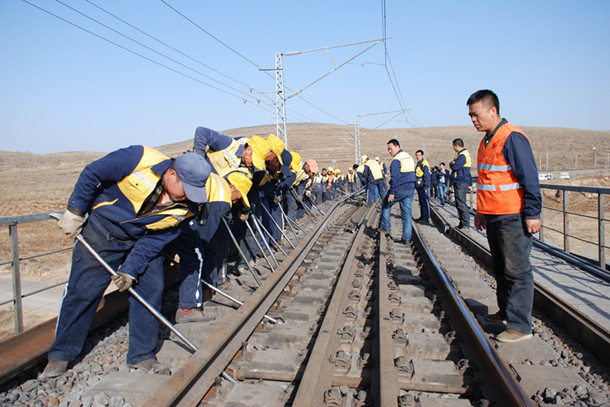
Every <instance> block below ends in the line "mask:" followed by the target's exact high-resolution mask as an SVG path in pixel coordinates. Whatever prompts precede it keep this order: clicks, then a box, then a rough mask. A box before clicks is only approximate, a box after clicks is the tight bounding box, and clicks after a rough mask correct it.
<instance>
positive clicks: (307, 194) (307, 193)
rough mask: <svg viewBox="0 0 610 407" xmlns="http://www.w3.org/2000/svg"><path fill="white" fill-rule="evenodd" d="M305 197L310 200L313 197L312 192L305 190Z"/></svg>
mask: <svg viewBox="0 0 610 407" xmlns="http://www.w3.org/2000/svg"><path fill="white" fill-rule="evenodd" d="M305 196H306V197H307V198H309V197H310V196H311V191H310V190H308V189H306V190H305Z"/></svg>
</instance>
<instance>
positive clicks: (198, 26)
mask: <svg viewBox="0 0 610 407" xmlns="http://www.w3.org/2000/svg"><path fill="white" fill-rule="evenodd" d="M161 2H162V3H163V4H165V5H166V6H167V7H169V8H171V9H172V10H174V11H175V12H176V13H177V14H179V15H180V16H182V17H183V18H184V19H185V20H187V21H189V22H190V23H191V24H193V25H194V26H195V27H197V28H199V29H200V30H201V31H203V32H204V33H206V34H207V35H209V36H210V37H212V38H213V39H214V40H216V41H218V42H219V43H220V44H222V45H223V46H225V47H227V48H228V49H230V50H231V51H232V52H233V53H235V54H236V55H238V56H240V57H241V58H243V59H244V60H246V61H248V62H249V63H250V64H252V65H254V66H255V67H256V68H260V66H259V65H258V64H256V63H254V62H252V61H251V60H249V59H248V58H246V57H245V56H243V55H242V54H240V53H239V52H237V51H235V50H234V49H233V48H231V47H230V46H228V45H227V44H225V43H224V42H222V41H221V40H219V39H218V38H216V37H215V36H213V35H212V34H211V33H210V32H208V31H206V30H205V29H204V28H203V27H201V26H200V25H199V24H197V23H196V22H194V21H193V20H191V19H190V18H188V17H187V16H185V15H184V14H182V13H181V12H180V11H178V10H177V9H176V8H174V7H173V6H171V5H169V4H168V3H167V2H166V1H165V0H161Z"/></svg>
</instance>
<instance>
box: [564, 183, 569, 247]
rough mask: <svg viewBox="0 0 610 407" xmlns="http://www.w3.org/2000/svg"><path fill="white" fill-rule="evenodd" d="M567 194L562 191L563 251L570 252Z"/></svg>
mask: <svg viewBox="0 0 610 407" xmlns="http://www.w3.org/2000/svg"><path fill="white" fill-rule="evenodd" d="M568 192H569V191H566V190H565V189H564V190H563V251H565V252H567V253H569V252H570V241H569V238H568V235H569V234H570V222H569V220H568V211H569V208H570V205H569V204H568Z"/></svg>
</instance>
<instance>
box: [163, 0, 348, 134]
mask: <svg viewBox="0 0 610 407" xmlns="http://www.w3.org/2000/svg"><path fill="white" fill-rule="evenodd" d="M161 2H162V3H163V4H165V5H166V6H167V7H169V8H170V9H172V10H173V11H174V12H176V13H177V14H178V15H180V16H181V17H182V18H184V19H185V20H187V21H188V22H190V23H191V24H193V25H194V26H195V27H197V28H198V29H199V30H201V31H202V32H203V33H205V34H206V35H208V36H210V37H211V38H213V39H214V40H215V41H217V42H218V43H220V44H222V45H223V46H224V47H226V48H227V49H229V50H231V52H233V53H234V54H236V55H238V56H239V57H240V58H242V59H243V60H245V61H247V62H248V63H249V64H251V65H253V66H255V67H256V68H257V69H260V65H259V64H257V63H256V62H254V61H252V60H250V59H249V58H247V57H246V56H244V55H242V54H241V53H239V52H238V51H236V50H235V49H233V48H232V47H230V46H229V45H228V44H226V43H224V42H223V41H221V40H220V39H219V38H217V37H216V36H214V35H213V34H212V33H210V32H209V31H207V30H206V29H204V28H203V27H201V26H200V25H199V24H197V23H196V22H194V21H193V20H192V19H190V18H189V17H187V16H186V15H185V14H183V13H182V12H180V11H179V10H177V9H176V8H175V7H173V6H172V5H170V4H168V3H167V2H166V1H165V0H161ZM263 72H264V73H265V74H266V75H267V76H269V77H270V78H272V79H273V76H272V75H271V74H270V73H269V72H267V71H263ZM286 89H287V90H288V91H290V92H293V91H292V89H290V88H288V87H286ZM300 99H301V100H303V101H304V102H305V103H307V104H309V105H310V106H311V107H313V108H314V109H316V110H318V111H320V112H321V113H324V114H325V115H327V116H329V117H332V118H333V119H335V120H338V121H340V122H342V123H344V124H348V122H346V121H345V120H342V119H340V118H338V117H336V116H334V115H332V114H330V113H328V112H326V111H325V110H323V109H321V108H319V107H317V106H315V105H314V104H313V103H311V102H309V101H307V100H306V99H305V98H303V97H302V96H300Z"/></svg>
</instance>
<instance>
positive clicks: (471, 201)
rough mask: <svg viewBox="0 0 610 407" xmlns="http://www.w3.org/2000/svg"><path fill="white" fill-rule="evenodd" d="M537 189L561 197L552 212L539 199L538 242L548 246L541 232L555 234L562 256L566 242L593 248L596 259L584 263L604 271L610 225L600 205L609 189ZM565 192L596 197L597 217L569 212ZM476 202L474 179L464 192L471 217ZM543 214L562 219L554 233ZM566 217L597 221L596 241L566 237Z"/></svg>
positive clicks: (566, 249)
mask: <svg viewBox="0 0 610 407" xmlns="http://www.w3.org/2000/svg"><path fill="white" fill-rule="evenodd" d="M540 189H548V190H555V191H560V192H561V195H562V196H561V201H562V208H561V209H556V208H552V207H550V206H548V205H545V204H544V196H543V197H542V209H543V211H542V212H541V214H540V221H541V223H542V228H541V229H540V233H539V237H538V240H539V241H540V242H542V243H544V244H547V245H549V244H550V242H548V241H547V240H546V238H545V231H553V232H556V233H559V234H560V235H561V236H562V242H563V244H562V247H559V248H560V249H563V251H564V252H566V253H572V252H571V250H570V239H574V240H578V241H581V242H583V243H587V244H590V245H595V246H597V259H587V260H589V261H591V262H594V263H595V264H596V265H597V266H599V267H601V268H602V269H607V264H606V249H610V246H607V245H606V236H605V233H606V223H608V222H610V218H606V213H605V207H604V205H605V202H606V199H605V195H610V188H602V187H586V186H573V185H557V184H546V183H545V184H540ZM448 192H449V191H448ZM569 192H574V193H590V194H595V195H597V215H596V216H591V215H586V214H584V213H578V212H571V211H570V205H569ZM452 195H453V191H452ZM452 200H454V201H455V198H454V197H453V196H452ZM476 201H477V200H476V178H474V177H473V187H472V191H468V206H469V207H470V211H471V212H472V213H475V212H476V208H477V204H476ZM545 210H546V211H551V212H557V213H561V215H562V218H563V222H562V228H561V229H556V228H553V227H551V226H549V225H547V224H545V222H544V211H545ZM570 217H578V218H583V219H595V220H596V221H597V225H598V226H597V241H593V240H588V239H586V238H583V237H582V236H577V235H574V234H571V233H570ZM572 254H574V255H576V256H580V257H583V258H584V256H582V255H579V254H576V253H572Z"/></svg>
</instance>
